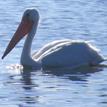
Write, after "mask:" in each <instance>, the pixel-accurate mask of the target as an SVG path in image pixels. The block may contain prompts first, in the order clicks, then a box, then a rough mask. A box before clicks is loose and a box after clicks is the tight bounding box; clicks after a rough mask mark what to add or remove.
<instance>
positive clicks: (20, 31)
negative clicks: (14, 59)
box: [2, 18, 33, 59]
mask: <svg viewBox="0 0 107 107" xmlns="http://www.w3.org/2000/svg"><path fill="white" fill-rule="evenodd" d="M32 26H33V22H32V21H30V20H29V19H27V18H23V19H22V21H21V23H20V25H19V27H18V28H17V30H16V32H15V34H14V36H13V37H12V39H11V41H10V42H9V44H8V46H7V48H6V50H5V52H4V54H3V56H2V59H3V58H4V57H5V56H6V55H7V54H8V53H9V52H10V51H11V50H12V49H13V48H14V47H15V46H16V44H17V43H18V42H19V41H20V40H21V39H22V38H23V37H24V36H25V35H26V34H28V33H29V32H30V30H31V28H32Z"/></svg>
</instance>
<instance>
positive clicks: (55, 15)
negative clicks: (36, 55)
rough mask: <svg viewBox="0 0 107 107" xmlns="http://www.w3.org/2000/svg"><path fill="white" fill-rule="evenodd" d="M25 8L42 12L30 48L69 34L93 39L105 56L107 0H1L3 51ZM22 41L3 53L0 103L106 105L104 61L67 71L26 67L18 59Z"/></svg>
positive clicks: (4, 106) (20, 106)
mask: <svg viewBox="0 0 107 107" xmlns="http://www.w3.org/2000/svg"><path fill="white" fill-rule="evenodd" d="M27 8H35V9H38V11H39V13H40V22H39V26H38V31H37V34H36V35H35V39H34V41H33V45H32V52H34V51H36V50H38V49H39V48H40V47H42V46H43V45H45V44H46V43H48V42H51V41H53V40H58V39H64V38H68V39H76V40H78V39H79V40H86V41H89V42H90V43H92V44H93V45H95V46H96V47H97V48H98V49H100V50H101V51H100V53H101V54H102V55H104V57H105V58H107V52H106V50H107V1H106V0H0V57H1V56H2V54H3V52H4V50H5V48H6V46H7V44H8V42H9V41H10V39H11V37H12V36H13V34H14V32H15V30H16V28H17V26H18V24H19V23H20V20H21V17H22V14H23V12H24V11H25V10H26V9H27ZM23 42H24V39H23V40H22V41H21V42H20V43H19V44H18V45H17V46H16V47H15V49H14V50H12V52H11V53H10V54H9V55H8V56H7V57H6V58H5V59H4V60H1V59H0V107H58V106H61V107H107V68H106V67H104V68H98V69H96V68H93V69H90V68H89V69H84V70H83V71H84V72H82V73H81V72H80V71H78V72H77V71H76V70H75V71H73V72H72V73H68V74H65V73H63V72H65V71H64V70H59V71H57V72H59V73H57V72H56V73H54V74H52V73H46V72H45V73H44V71H43V70H38V71H35V70H33V71H31V70H24V72H23V70H21V69H20V68H19V67H18V65H17V63H18V64H20V63H19V62H20V55H21V50H22V47H23ZM105 64H107V62H105ZM66 72H71V71H70V70H66ZM76 72H77V73H76ZM89 72H91V73H89Z"/></svg>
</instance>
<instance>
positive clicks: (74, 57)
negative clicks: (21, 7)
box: [2, 9, 104, 68]
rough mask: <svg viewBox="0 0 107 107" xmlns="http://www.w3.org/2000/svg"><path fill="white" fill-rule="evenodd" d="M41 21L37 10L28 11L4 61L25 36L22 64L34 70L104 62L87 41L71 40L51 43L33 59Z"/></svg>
mask: <svg viewBox="0 0 107 107" xmlns="http://www.w3.org/2000/svg"><path fill="white" fill-rule="evenodd" d="M38 21H39V13H38V11H37V10H35V9H27V10H26V11H25V12H24V15H23V17H22V21H21V23H20V25H19V27H18V29H17V31H16V32H15V34H14V36H13V38H12V39H11V41H10V43H9V45H8V46H7V49H6V50H5V52H4V55H3V56H2V59H3V58H4V57H5V56H6V55H7V54H8V53H9V52H10V51H11V50H12V49H13V48H14V47H15V45H16V44H17V43H18V42H19V41H20V40H21V39H22V38H23V37H24V36H25V35H27V36H26V40H25V43H24V47H23V51H22V54H21V64H22V65H23V66H30V67H32V68H48V67H49V68H51V67H52V68H53V67H57V68H63V67H71V68H74V67H79V66H81V65H89V66H91V65H98V64H100V63H101V62H102V61H104V59H103V57H102V56H101V55H100V54H99V53H98V51H97V50H96V48H95V47H93V46H92V45H90V44H89V43H87V42H85V41H73V40H70V39H65V40H58V41H54V42H51V43H49V44H47V45H45V46H44V47H43V48H41V49H40V50H39V51H38V52H36V53H34V54H33V56H32V57H31V44H32V40H33V38H34V36H35V33H36V30H37V26H38Z"/></svg>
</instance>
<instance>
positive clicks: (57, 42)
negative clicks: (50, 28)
mask: <svg viewBox="0 0 107 107" xmlns="http://www.w3.org/2000/svg"><path fill="white" fill-rule="evenodd" d="M70 41H71V40H70V39H64V40H56V41H53V42H51V43H48V44H46V45H45V46H43V47H42V48H41V49H40V50H39V51H36V52H34V53H33V55H32V58H33V59H38V58H39V57H40V56H41V55H43V54H44V53H45V52H46V51H48V50H50V49H51V48H53V47H54V46H56V45H59V44H61V43H66V42H70Z"/></svg>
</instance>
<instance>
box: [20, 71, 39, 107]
mask: <svg viewBox="0 0 107 107" xmlns="http://www.w3.org/2000/svg"><path fill="white" fill-rule="evenodd" d="M21 74H22V79H21V81H22V83H23V89H24V95H23V96H22V98H21V99H22V101H23V104H21V105H19V107H25V106H30V105H35V104H36V103H38V98H39V96H38V95H37V92H36V88H35V87H38V85H37V84H35V83H33V81H32V71H31V70H30V69H23V71H22V73H21Z"/></svg>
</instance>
